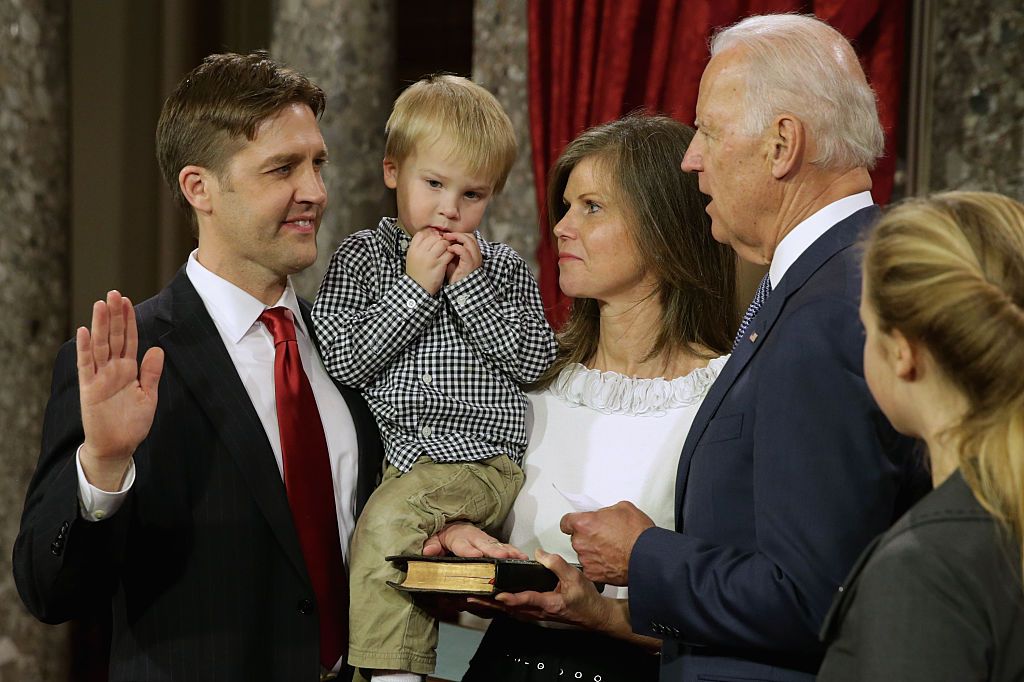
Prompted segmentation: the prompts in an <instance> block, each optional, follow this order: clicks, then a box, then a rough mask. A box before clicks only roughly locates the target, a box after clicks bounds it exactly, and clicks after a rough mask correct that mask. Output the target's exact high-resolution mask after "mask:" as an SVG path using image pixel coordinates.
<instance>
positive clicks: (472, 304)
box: [442, 266, 494, 318]
mask: <svg viewBox="0 0 1024 682" xmlns="http://www.w3.org/2000/svg"><path fill="white" fill-rule="evenodd" d="M442 291H444V295H445V296H446V297H447V298H448V300H449V301H451V302H452V304H453V305H454V307H455V310H456V311H457V312H458V314H459V316H461V317H464V318H468V317H471V316H472V315H473V313H475V312H476V311H478V310H481V309H490V308H493V304H494V287H493V286H492V285H491V280H490V279H488V278H487V275H486V273H484V269H483V266H481V267H479V268H477V269H476V270H474V271H473V272H471V273H469V274H468V275H467V276H466V277H464V278H462V279H461V280H459V281H458V282H455V283H454V284H446V285H445V286H444V289H442Z"/></svg>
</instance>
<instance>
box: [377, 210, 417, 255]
mask: <svg viewBox="0 0 1024 682" xmlns="http://www.w3.org/2000/svg"><path fill="white" fill-rule="evenodd" d="M377 235H378V237H379V238H380V239H381V240H382V241H383V244H384V247H385V248H386V249H387V251H388V253H390V254H391V255H395V254H402V255H403V256H404V255H405V252H406V250H407V249H408V248H409V239H410V237H409V235H408V234H406V232H405V230H403V229H402V228H400V227H399V226H398V219H397V218H381V219H380V222H379V223H378V224H377ZM403 243H404V244H405V248H404V249H403V248H402V244H403Z"/></svg>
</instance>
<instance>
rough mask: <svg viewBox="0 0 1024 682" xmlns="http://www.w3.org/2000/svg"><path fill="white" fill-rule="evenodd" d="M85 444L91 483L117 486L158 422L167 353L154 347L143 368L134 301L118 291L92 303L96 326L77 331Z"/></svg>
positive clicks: (85, 465) (83, 453)
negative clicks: (157, 412) (161, 385)
mask: <svg viewBox="0 0 1024 682" xmlns="http://www.w3.org/2000/svg"><path fill="white" fill-rule="evenodd" d="M75 345H76V348H77V351H78V353H77V357H78V383H79V387H80V395H81V404H82V427H83V429H84V431H85V443H84V444H83V446H82V449H81V451H80V453H79V457H80V461H81V463H82V469H83V471H84V472H85V476H86V478H87V479H89V482H90V483H91V484H92V485H94V486H96V487H97V488H100V489H101V490H108V491H115V490H119V489H120V487H121V481H122V479H123V478H124V474H125V472H126V471H127V470H128V465H129V463H130V462H131V458H132V454H133V453H134V452H135V449H136V448H137V447H138V446H139V443H141V442H142V440H143V439H144V438H145V437H146V435H147V434H148V433H149V430H150V428H152V426H153V415H154V414H155V413H156V402H157V385H158V384H159V382H160V374H161V373H162V372H163V367H164V352H163V349H161V348H150V349H149V350H148V351H147V352H146V355H145V357H144V358H143V359H142V366H141V368H140V367H139V364H138V360H137V359H136V354H137V352H138V345H139V331H138V327H137V325H136V322H135V310H134V308H133V307H132V303H131V301H130V300H129V299H128V298H126V297H123V296H121V294H120V293H118V292H117V291H111V292H109V293H108V294H107V300H106V301H96V303H94V304H93V307H92V329H91V331H90V330H89V329H86V328H85V327H79V328H78V332H77V333H76V335H75Z"/></svg>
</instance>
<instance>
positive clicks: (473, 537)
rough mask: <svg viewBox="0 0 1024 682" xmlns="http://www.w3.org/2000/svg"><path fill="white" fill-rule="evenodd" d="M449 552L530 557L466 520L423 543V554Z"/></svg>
mask: <svg viewBox="0 0 1024 682" xmlns="http://www.w3.org/2000/svg"><path fill="white" fill-rule="evenodd" d="M449 553H450V554H454V555H455V556H468V557H481V556H487V557H493V558H496V559H529V557H528V556H526V554H524V553H523V552H521V551H519V549H518V548H516V547H514V546H512V545H510V544H507V543H504V542H501V541H500V540H498V539H497V538H495V537H492V536H491V535H488V534H487V533H485V532H484V531H482V530H480V529H479V528H477V527H476V526H474V525H473V524H471V523H466V522H464V521H456V522H454V523H449V524H448V525H447V526H445V527H444V528H442V529H441V530H439V531H437V533H436V534H434V535H431V536H430V537H429V538H427V540H426V542H424V543H423V556H443V555H445V554H449Z"/></svg>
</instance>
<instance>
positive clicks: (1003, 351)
mask: <svg viewBox="0 0 1024 682" xmlns="http://www.w3.org/2000/svg"><path fill="white" fill-rule="evenodd" d="M864 278H865V282H866V293H867V297H868V303H869V305H870V306H871V307H872V308H873V309H874V311H875V313H876V314H877V317H878V321H879V325H880V327H881V328H882V329H883V331H888V330H890V329H898V330H899V331H900V332H901V333H903V334H904V335H905V336H907V337H908V338H912V339H916V340H918V341H920V342H921V343H923V344H924V345H925V346H926V347H927V348H928V350H929V351H930V353H931V354H932V356H933V357H934V358H935V360H936V362H937V363H938V364H939V366H940V367H941V369H942V371H943V374H945V375H946V377H947V378H948V379H949V381H951V382H952V384H953V385H954V386H956V387H957V389H958V390H959V391H960V392H961V393H962V394H963V395H964V397H965V398H966V400H967V403H968V408H967V413H966V414H965V415H964V417H963V419H962V420H961V421H960V423H958V424H954V425H952V426H951V428H950V429H949V432H948V433H949V435H950V436H951V437H953V438H954V439H955V442H956V444H957V446H958V451H959V463H960V470H961V471H962V473H963V476H964V479H965V480H966V481H967V484H968V485H969V486H970V487H971V490H972V491H973V492H974V494H975V496H976V497H977V498H978V501H979V502H981V504H982V505H983V506H984V507H985V509H987V510H988V511H989V512H990V513H991V514H992V515H993V516H995V517H996V518H997V519H998V520H999V521H1001V522H1002V523H1003V524H1004V525H1005V527H1006V528H1007V529H1008V530H1009V532H1010V534H1011V536H1012V537H1013V539H1014V541H1015V544H1016V545H1017V549H1018V551H1020V550H1021V548H1022V547H1024V371H1021V368H1022V367H1024V205H1021V204H1020V203H1018V202H1016V201H1014V200H1013V199H1009V198H1007V197H1004V196H1002V195H999V194H992V193H988V192H947V193H944V194H937V195H934V196H932V197H930V198H928V199H915V200H911V201H907V202H905V203H902V204H900V205H898V206H897V207H895V208H893V209H892V210H890V211H889V212H888V213H887V214H886V215H885V217H884V218H883V219H882V220H881V221H880V222H879V224H878V225H877V226H876V227H875V229H874V231H873V232H872V233H871V235H870V237H869V238H868V241H867V244H866V252H865V257H864ZM1021 569H1022V576H1024V557H1022V564H1021Z"/></svg>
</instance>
